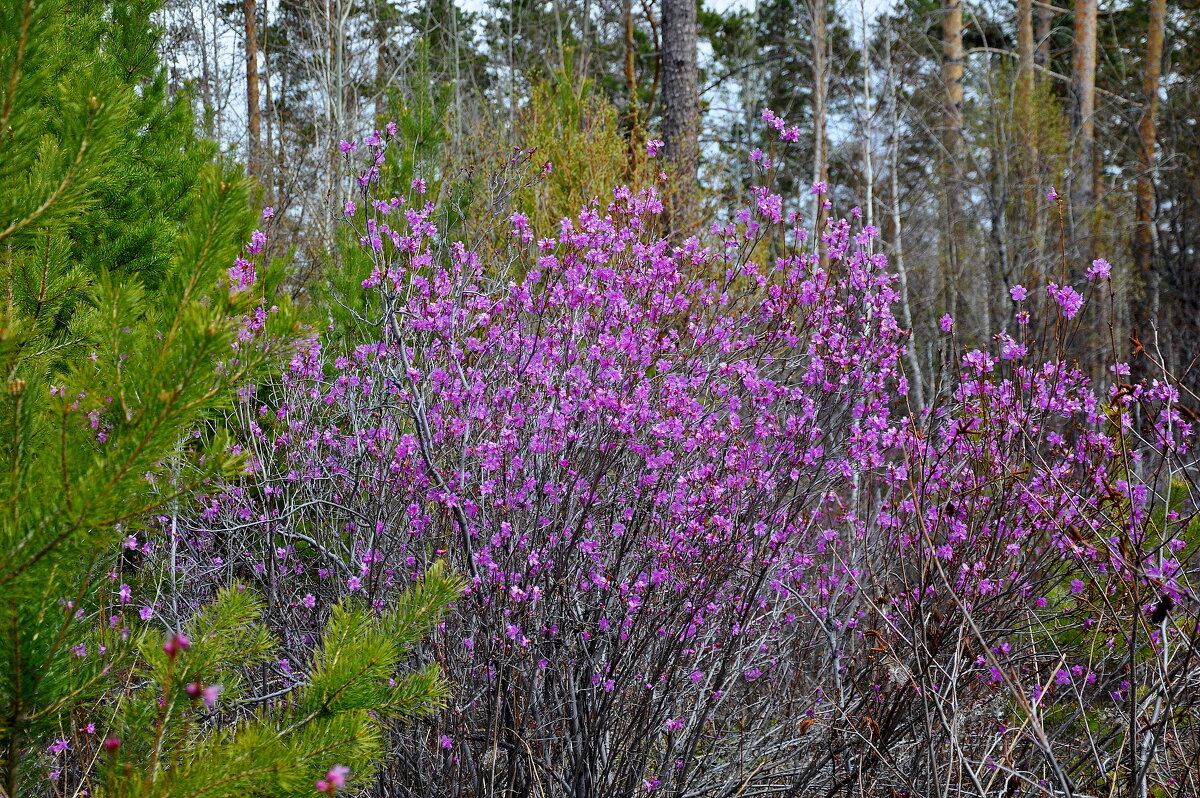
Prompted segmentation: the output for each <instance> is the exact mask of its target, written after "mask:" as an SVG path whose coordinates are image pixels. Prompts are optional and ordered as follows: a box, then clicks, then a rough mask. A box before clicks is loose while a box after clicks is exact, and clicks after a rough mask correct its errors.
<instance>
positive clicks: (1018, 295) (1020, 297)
mask: <svg viewBox="0 0 1200 798" xmlns="http://www.w3.org/2000/svg"><path fill="white" fill-rule="evenodd" d="M1008 294H1009V296H1011V297H1012V298H1013V302H1023V301H1024V300H1025V298H1026V297H1027V296H1029V292H1028V291H1026V290H1025V286H1023V285H1021V284H1019V283H1018V284H1017V285H1014V286H1013V287H1012V288H1010V289H1008Z"/></svg>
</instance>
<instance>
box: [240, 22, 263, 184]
mask: <svg viewBox="0 0 1200 798" xmlns="http://www.w3.org/2000/svg"><path fill="white" fill-rule="evenodd" d="M255 6H256V2H255V0H242V13H243V14H244V15H245V42H246V132H247V134H248V135H249V143H248V144H247V147H246V154H247V158H248V161H247V164H246V166H247V167H248V169H249V170H250V174H252V175H259V174H261V172H262V157H261V155H260V148H261V142H262V132H261V130H262V111H261V108H260V105H259V99H258V24H257V18H256V8H255Z"/></svg>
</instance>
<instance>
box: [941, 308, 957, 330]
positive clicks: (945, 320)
mask: <svg viewBox="0 0 1200 798" xmlns="http://www.w3.org/2000/svg"><path fill="white" fill-rule="evenodd" d="M938 326H939V327H941V328H942V332H950V331H951V330H953V329H954V317H953V316H951V315H950V314H949V313H947V314H945V315H944V316H942V317H941V318H940V319H938Z"/></svg>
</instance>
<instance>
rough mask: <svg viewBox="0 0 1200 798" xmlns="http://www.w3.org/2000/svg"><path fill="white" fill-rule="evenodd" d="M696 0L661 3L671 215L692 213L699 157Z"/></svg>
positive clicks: (663, 93)
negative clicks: (673, 189) (674, 190)
mask: <svg viewBox="0 0 1200 798" xmlns="http://www.w3.org/2000/svg"><path fill="white" fill-rule="evenodd" d="M697 35H698V34H697V24H696V0H663V3H662V103H663V143H664V144H665V145H666V154H667V157H668V158H670V159H671V160H672V161H673V162H674V164H675V172H676V175H677V176H678V180H679V187H678V197H677V201H676V205H675V208H674V210H673V217H675V218H678V219H686V218H687V217H688V216H690V215H691V210H692V207H693V204H694V202H695V194H696V170H697V167H698V164H699V160H700V139H699V137H700V90H699V75H698V72H697V67H696V42H697Z"/></svg>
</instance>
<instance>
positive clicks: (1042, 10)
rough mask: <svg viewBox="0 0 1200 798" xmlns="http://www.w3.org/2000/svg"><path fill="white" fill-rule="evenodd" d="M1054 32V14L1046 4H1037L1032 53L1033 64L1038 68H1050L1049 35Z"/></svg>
mask: <svg viewBox="0 0 1200 798" xmlns="http://www.w3.org/2000/svg"><path fill="white" fill-rule="evenodd" d="M1053 30H1054V12H1053V11H1051V10H1050V6H1049V4H1048V3H1039V4H1038V7H1037V29H1036V30H1035V31H1034V34H1033V35H1034V39H1036V40H1037V44H1036V49H1035V50H1034V53H1033V60H1034V62H1035V63H1036V64H1037V65H1038V66H1040V67H1048V66H1050V33H1051V31H1053Z"/></svg>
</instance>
